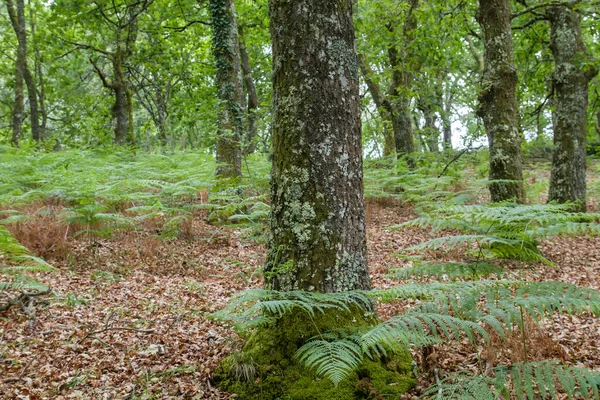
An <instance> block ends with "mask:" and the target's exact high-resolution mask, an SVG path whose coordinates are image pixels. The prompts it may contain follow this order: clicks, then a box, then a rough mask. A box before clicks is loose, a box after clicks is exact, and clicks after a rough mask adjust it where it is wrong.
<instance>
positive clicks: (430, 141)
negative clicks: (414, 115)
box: [419, 99, 440, 153]
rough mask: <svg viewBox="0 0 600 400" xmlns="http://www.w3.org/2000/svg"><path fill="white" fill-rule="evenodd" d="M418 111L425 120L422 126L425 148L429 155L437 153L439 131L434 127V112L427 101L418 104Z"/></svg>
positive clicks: (438, 149) (435, 118)
mask: <svg viewBox="0 0 600 400" xmlns="http://www.w3.org/2000/svg"><path fill="white" fill-rule="evenodd" d="M419 109H420V110H421V112H422V113H423V119H424V120H425V125H424V126H423V134H424V135H425V141H426V143H427V148H428V149H429V151H430V152H431V153H439V151H440V148H439V139H440V138H439V136H440V131H439V130H438V128H437V127H436V126H435V124H436V122H437V115H436V114H435V110H434V108H433V106H432V105H431V103H430V102H429V100H428V99H427V100H425V101H421V102H420V104H419Z"/></svg>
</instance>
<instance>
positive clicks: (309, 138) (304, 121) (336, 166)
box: [265, 0, 370, 292]
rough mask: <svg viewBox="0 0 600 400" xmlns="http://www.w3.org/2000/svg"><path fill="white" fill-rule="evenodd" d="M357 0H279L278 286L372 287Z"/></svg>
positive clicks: (274, 30) (274, 181) (272, 255)
mask: <svg viewBox="0 0 600 400" xmlns="http://www.w3.org/2000/svg"><path fill="white" fill-rule="evenodd" d="M352 3H353V1H352V0H340V1H335V2H332V1H329V0H297V1H293V2H290V1H287V0H271V1H270V6H269V9H270V16H271V37H272V41H273V108H274V111H273V168H272V172H271V202H272V211H271V219H270V221H271V222H270V223H271V231H270V238H269V244H268V253H267V262H266V268H265V277H266V282H265V285H266V287H268V288H271V289H276V290H294V289H303V290H309V291H320V292H338V291H345V290H353V289H368V288H370V279H369V275H368V272H367V254H366V232H365V213H364V199H363V178H362V146H361V125H360V106H359V90H358V73H359V67H358V61H357V56H356V51H355V47H354V40H355V38H354V29H353V22H352Z"/></svg>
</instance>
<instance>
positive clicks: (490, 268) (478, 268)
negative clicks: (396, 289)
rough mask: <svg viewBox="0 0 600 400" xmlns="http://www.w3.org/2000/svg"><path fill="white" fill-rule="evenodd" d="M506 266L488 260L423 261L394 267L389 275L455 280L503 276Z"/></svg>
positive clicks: (402, 277) (405, 277) (403, 277)
mask: <svg viewBox="0 0 600 400" xmlns="http://www.w3.org/2000/svg"><path fill="white" fill-rule="evenodd" d="M504 271H505V270H504V268H502V267H498V266H496V265H494V264H490V263H487V262H474V263H453V262H448V263H421V264H420V265H417V266H414V267H407V268H397V269H392V270H390V272H389V273H388V275H389V276H390V277H392V278H395V279H399V280H406V279H410V278H423V277H435V278H445V279H450V280H455V279H459V278H468V279H478V278H484V277H488V276H490V275H497V276H502V275H503V273H504Z"/></svg>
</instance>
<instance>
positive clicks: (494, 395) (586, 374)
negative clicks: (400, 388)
mask: <svg viewBox="0 0 600 400" xmlns="http://www.w3.org/2000/svg"><path fill="white" fill-rule="evenodd" d="M511 389H512V390H511ZM561 389H562V390H561ZM559 390H561V392H562V393H565V394H566V395H567V396H568V398H574V397H575V396H577V398H583V399H599V398H600V395H599V392H600V372H598V371H593V370H590V369H587V368H579V367H570V366H564V365H560V364H559V363H558V362H556V361H540V362H531V363H526V362H518V363H515V364H513V365H510V366H508V367H507V366H499V367H496V368H495V369H494V371H493V376H491V375H490V376H482V375H474V374H473V373H472V372H467V371H464V372H461V373H458V374H454V375H452V376H450V377H448V378H446V379H444V380H442V381H440V382H439V383H437V384H436V385H434V386H432V387H431V388H429V389H428V390H427V391H426V392H425V393H424V395H425V396H428V395H431V396H433V395H437V396H438V397H439V398H443V399H448V400H452V399H457V400H459V399H460V400H465V399H477V400H496V399H498V398H499V396H501V395H502V396H505V398H507V397H508V396H509V393H510V392H512V393H514V395H515V396H516V398H518V399H519V400H525V399H526V400H535V399H538V398H543V399H546V398H551V399H559V398H563V397H562V396H561V397H559V395H558V393H559Z"/></svg>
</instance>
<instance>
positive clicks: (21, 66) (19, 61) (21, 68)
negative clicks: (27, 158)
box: [5, 0, 44, 141]
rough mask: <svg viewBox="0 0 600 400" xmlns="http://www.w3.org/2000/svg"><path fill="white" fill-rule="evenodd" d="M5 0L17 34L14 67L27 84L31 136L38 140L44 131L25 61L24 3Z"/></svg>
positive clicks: (33, 81) (32, 82)
mask: <svg viewBox="0 0 600 400" xmlns="http://www.w3.org/2000/svg"><path fill="white" fill-rule="evenodd" d="M16 1H17V2H16V7H15V3H14V2H13V0H5V3H6V8H7V11H8V15H9V19H10V22H11V25H12V27H13V30H14V32H15V35H16V36H17V42H18V45H17V57H16V68H17V70H18V72H17V73H18V74H20V75H21V76H22V77H23V79H24V80H25V85H26V86H27V98H28V100H29V115H30V118H31V136H32V137H33V140H35V141H39V140H41V139H43V138H44V132H43V130H42V127H41V126H40V120H39V112H38V98H37V88H36V84H35V79H34V77H33V74H32V73H31V71H30V69H29V66H28V63H27V31H26V23H25V4H24V1H23V0H16Z"/></svg>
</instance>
